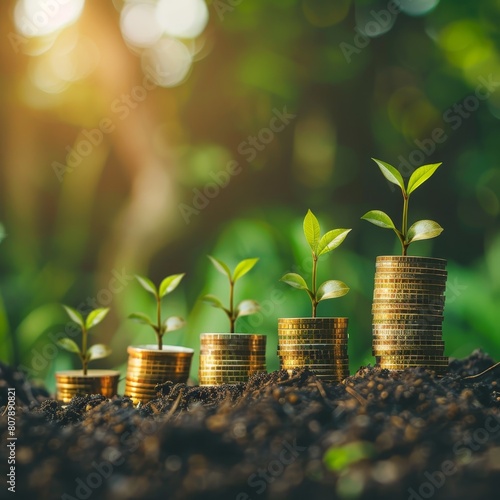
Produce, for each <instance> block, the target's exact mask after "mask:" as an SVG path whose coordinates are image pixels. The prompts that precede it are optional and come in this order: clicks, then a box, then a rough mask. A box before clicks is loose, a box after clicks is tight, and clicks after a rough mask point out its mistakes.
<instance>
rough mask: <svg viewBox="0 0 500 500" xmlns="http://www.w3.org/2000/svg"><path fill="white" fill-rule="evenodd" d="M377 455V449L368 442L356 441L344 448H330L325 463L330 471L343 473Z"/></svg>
mask: <svg viewBox="0 0 500 500" xmlns="http://www.w3.org/2000/svg"><path fill="white" fill-rule="evenodd" d="M374 455H375V447H374V446H373V444H372V443H369V442H368V441H354V442H352V443H347V444H345V445H343V446H338V447H331V448H329V449H328V450H327V451H326V453H325V455H324V457H323V461H324V462H325V465H326V467H327V468H328V469H330V470H332V471H335V472H342V471H343V470H346V469H348V468H349V467H350V466H351V465H353V464H355V463H358V462H360V461H361V460H367V459H370V458H372V457H373V456H374Z"/></svg>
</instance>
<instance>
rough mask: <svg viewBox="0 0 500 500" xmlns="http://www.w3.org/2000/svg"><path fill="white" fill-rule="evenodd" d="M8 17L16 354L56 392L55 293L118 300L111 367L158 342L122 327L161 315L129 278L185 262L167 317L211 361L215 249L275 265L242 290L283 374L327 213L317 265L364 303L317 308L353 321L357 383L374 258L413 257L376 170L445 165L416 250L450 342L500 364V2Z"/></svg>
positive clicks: (30, 8)
mask: <svg viewBox="0 0 500 500" xmlns="http://www.w3.org/2000/svg"><path fill="white" fill-rule="evenodd" d="M0 14H1V15H0V25H1V33H2V43H0V89H1V92H0V103H1V109H2V112H1V114H0V127H1V131H2V133H1V136H0V141H1V148H0V164H1V183H0V194H1V196H0V220H1V221H2V223H3V225H4V227H5V232H6V234H7V236H6V238H5V240H4V241H3V242H2V244H1V246H0V271H1V276H0V358H1V359H2V360H4V361H7V362H9V363H12V364H15V365H18V366H19V365H20V366H22V367H24V368H25V369H27V370H28V372H29V373H30V375H31V376H32V377H33V378H37V379H41V380H45V381H46V383H47V384H48V385H49V387H53V372H54V371H55V370H58V369H65V368H69V367H71V366H76V364H75V362H76V360H75V359H73V358H72V357H71V355H69V354H67V353H63V352H58V349H57V348H56V347H54V343H53V339H54V338H56V337H57V336H58V335H59V334H61V333H62V332H63V331H64V328H65V322H66V318H65V317H64V314H63V312H62V309H61V307H60V305H59V304H60V303H66V304H69V305H72V306H73V307H78V306H79V305H80V304H87V305H90V304H92V305H93V306H100V307H105V306H106V307H107V306H109V307H111V308H112V313H111V314H110V315H109V316H108V317H107V318H106V320H105V322H104V323H103V324H102V325H100V326H99V327H98V328H96V330H95V332H94V333H93V339H92V340H93V342H96V341H99V342H106V343H109V344H110V345H111V346H112V349H113V354H112V356H111V358H108V359H107V360H103V361H99V362H96V363H95V364H94V366H95V367H117V368H120V369H121V370H122V371H123V372H124V371H125V363H126V357H127V354H126V347H127V345H129V344H142V343H150V342H153V341H154V335H153V332H152V331H148V329H147V328H145V327H144V328H143V327H141V326H139V325H136V324H134V323H132V322H130V321H128V320H126V316H127V315H128V314H129V313H131V312H134V311H144V312H150V313H153V309H154V304H153V303H152V302H151V301H150V300H149V299H150V297H148V296H147V294H146V293H145V292H144V291H143V290H142V289H141V288H140V286H139V285H138V284H137V283H136V282H134V281H133V280H131V276H132V275H133V274H135V273H141V274H146V275H148V276H150V277H151V278H152V279H153V280H154V281H155V282H157V283H158V282H159V281H160V280H161V279H162V278H163V277H164V276H166V275H168V274H173V273H178V272H186V273H187V276H186V278H185V280H184V281H183V283H182V284H181V286H180V287H179V289H178V290H176V291H175V292H174V293H173V294H172V295H170V296H168V297H167V300H166V301H165V311H166V313H167V314H168V313H170V314H179V315H183V316H185V317H186V318H187V320H188V326H187V327H186V328H184V329H183V330H181V331H179V332H175V333H174V334H172V335H171V337H170V343H174V344H182V345H187V346H192V347H194V348H197V346H198V336H199V334H200V333H201V332H218V331H221V332H223V331H225V330H226V329H227V327H228V325H227V324H226V323H227V320H226V318H225V317H224V315H223V314H222V313H221V312H220V311H217V310H215V309H212V308H210V307H208V306H206V305H203V304H201V303H200V302H199V300H198V299H199V297H200V295H201V294H202V293H214V294H218V295H219V296H222V297H221V298H224V299H225V298H226V297H227V288H226V286H227V285H226V283H225V282H224V280H223V278H222V276H219V275H218V274H217V273H216V271H215V270H214V269H213V268H212V266H211V265H210V263H209V261H208V259H207V258H206V255H207V254H212V255H215V256H217V257H219V258H221V259H225V260H227V261H228V263H229V264H230V265H231V266H234V265H235V264H236V262H237V261H238V260H241V259H243V258H247V257H260V262H259V264H258V265H257V267H256V268H255V269H254V270H253V271H252V272H251V273H250V274H249V275H248V276H247V277H246V278H245V279H244V280H242V281H241V282H239V283H238V288H237V291H236V293H237V297H238V298H254V299H256V300H258V301H260V302H261V303H262V306H263V310H262V312H261V313H259V314H258V315H256V316H253V317H248V318H244V319H242V320H241V323H240V324H239V328H238V329H239V330H240V331H246V332H248V331H252V332H258V333H265V334H267V335H268V344H269V347H268V368H269V369H270V370H273V369H276V368H277V366H278V360H277V357H276V356H275V349H276V335H277V334H276V323H277V318H278V317H287V316H308V315H310V304H309V302H308V299H307V297H306V295H305V294H304V293H302V292H299V291H295V290H292V289H290V288H289V287H287V286H286V285H284V284H282V283H279V282H278V280H279V278H280V277H281V275H282V274H284V273H285V272H287V271H292V270H300V269H305V270H306V271H304V272H305V274H306V275H307V273H308V271H307V270H308V269H309V267H307V266H309V261H308V258H309V255H308V252H307V249H306V246H305V242H304V240H303V236H302V232H301V231H302V230H301V224H302V218H303V216H304V214H305V212H306V211H307V209H308V208H311V209H312V210H313V211H314V212H315V213H316V215H317V216H318V218H319V220H320V222H321V224H322V229H323V230H327V229H332V228H335V227H349V228H353V231H352V233H351V234H350V235H349V236H348V238H347V240H346V241H345V243H344V244H343V245H342V247H340V249H338V250H336V251H335V252H333V253H332V254H329V255H328V256H327V257H326V258H325V259H324V261H322V262H321V265H320V271H319V275H320V276H319V277H320V279H340V280H343V281H345V282H346V283H347V284H348V285H350V287H351V292H350V293H349V294H348V295H347V296H346V297H343V298H340V299H337V300H334V301H328V302H325V303H322V304H321V305H320V307H319V314H320V315H330V316H348V317H349V318H350V325H351V326H350V348H349V354H350V364H351V370H356V369H357V368H358V367H359V366H360V365H361V364H367V363H373V361H374V359H373V358H372V356H371V349H370V342H371V338H370V336H371V331H370V327H371V316H370V307H371V297H372V292H373V274H374V263H375V257H376V256H377V255H384V254H392V253H399V248H398V243H397V241H396V238H395V237H394V235H393V234H392V233H390V232H388V231H383V230H381V229H378V228H375V227H373V226H371V225H370V224H368V223H366V222H364V221H361V220H360V217H361V215H363V214H364V213H365V212H366V211H368V210H370V209H380V210H384V211H387V212H388V213H390V214H391V215H392V216H393V217H394V218H395V219H397V220H398V221H399V216H400V206H401V199H400V198H401V197H400V194H399V193H398V192H396V191H395V190H394V189H392V188H391V186H390V185H388V183H387V182H386V181H385V180H384V179H383V178H382V176H381V174H380V172H379V170H378V168H377V167H376V165H375V164H374V163H373V162H372V161H371V160H370V157H376V158H381V159H383V160H385V161H388V162H389V163H391V164H393V165H395V166H397V167H398V168H400V170H401V172H402V173H403V174H404V175H405V176H408V175H409V174H410V173H411V171H412V168H414V167H415V166H419V165H421V164H424V163H433V162H438V161H442V162H443V166H442V167H441V168H440V169H439V170H438V172H437V173H436V174H435V176H434V177H433V178H432V179H431V180H430V181H429V182H428V183H427V184H426V185H425V186H423V187H422V188H420V189H419V191H418V192H417V193H416V194H415V195H414V197H413V198H412V204H411V206H410V219H411V220H412V221H414V220H417V219H418V218H431V219H435V220H437V221H438V222H440V223H441V225H442V226H444V228H445V231H444V233H443V234H442V235H441V236H440V237H439V238H437V239H435V240H432V241H429V242H418V243H415V244H414V245H413V246H412V247H411V248H410V253H411V254H413V255H415V254H420V255H432V256H434V257H441V258H446V259H448V261H449V283H448V285H449V286H448V290H447V305H446V311H445V312H446V320H445V323H444V337H445V341H446V353H447V354H448V355H450V356H455V357H462V356H466V355H468V354H469V353H470V352H471V351H472V350H473V349H475V348H478V347H482V348H483V349H485V350H486V351H487V352H488V353H490V354H491V355H492V356H493V357H495V358H497V359H498V358H500V327H499V324H500V315H499V312H498V311H499V306H500V225H499V214H500V160H499V152H500V150H499V139H500V121H499V120H500V31H499V28H498V27H499V26H500V2H499V1H498V0H482V1H481V2H478V1H477V0H462V1H460V2H457V1H453V0H441V1H440V0H402V1H401V2H398V3H395V2H392V1H391V2H387V1H368V0H363V1H362V0H358V1H353V0H336V1H331V0H251V1H250V0H219V1H212V2H207V3H204V2H203V1H202V0H182V1H181V0H149V1H147V0H130V1H127V0H113V1H111V0H105V1H102V0H87V1H85V0H5V1H2V2H1V4H0ZM217 183H218V184H217ZM117 276H118V277H119V279H117ZM307 276H308V275H307ZM167 342H168V340H167ZM196 367H197V361H196V360H195V363H194V366H193V371H192V375H193V376H194V378H195V377H196Z"/></svg>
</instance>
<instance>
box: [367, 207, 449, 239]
mask: <svg viewBox="0 0 500 500" xmlns="http://www.w3.org/2000/svg"><path fill="white" fill-rule="evenodd" d="M361 218H362V219H365V220H367V221H368V222H371V223H372V224H375V225H376V226H379V227H382V228H384V229H392V230H393V231H394V232H395V233H396V234H397V235H398V237H399V238H400V239H401V240H402V241H404V243H405V244H406V245H409V244H410V243H412V242H414V241H419V240H429V239H431V238H435V237H436V236H439V235H440V234H441V233H442V232H443V228H442V227H441V226H440V225H439V224H438V223H437V222H435V221H433V220H419V221H417V222H415V223H414V224H413V225H412V226H411V227H410V228H409V229H408V234H406V235H403V234H401V231H399V230H398V229H397V228H396V226H395V225H394V222H393V221H392V219H391V218H390V217H389V216H388V215H387V214H386V213H385V212H382V211H380V210H370V211H369V212H367V213H366V214H365V215H363V217H361ZM405 237H406V239H405Z"/></svg>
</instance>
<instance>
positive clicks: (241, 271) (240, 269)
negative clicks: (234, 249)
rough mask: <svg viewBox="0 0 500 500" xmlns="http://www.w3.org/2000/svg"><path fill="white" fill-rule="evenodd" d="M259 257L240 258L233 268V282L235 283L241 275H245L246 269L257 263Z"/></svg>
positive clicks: (248, 269)
mask: <svg viewBox="0 0 500 500" xmlns="http://www.w3.org/2000/svg"><path fill="white" fill-rule="evenodd" d="M258 260H259V259H245V260H242V261H241V262H240V263H239V264H238V265H237V266H236V269H235V270H234V274H233V283H236V281H238V280H239V279H240V278H241V277H242V276H245V274H246V273H248V271H250V270H251V269H252V268H253V266H255V264H257V262H258Z"/></svg>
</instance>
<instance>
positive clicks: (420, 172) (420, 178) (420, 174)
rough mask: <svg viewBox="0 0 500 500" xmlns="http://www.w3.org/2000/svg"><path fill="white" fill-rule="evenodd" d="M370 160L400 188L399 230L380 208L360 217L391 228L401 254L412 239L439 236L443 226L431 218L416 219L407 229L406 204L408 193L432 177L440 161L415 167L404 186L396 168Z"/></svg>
mask: <svg viewBox="0 0 500 500" xmlns="http://www.w3.org/2000/svg"><path fill="white" fill-rule="evenodd" d="M372 160H373V161H374V162H375V163H376V164H377V165H378V167H379V168H380V171H381V172H382V174H383V176H384V177H385V178H386V179H387V180H388V181H389V182H391V183H392V184H395V185H396V186H399V188H400V189H401V193H402V195H403V217H402V222H401V231H400V230H399V229H398V228H397V227H396V226H395V224H394V222H393V221H392V219H391V218H390V217H389V216H388V215H387V214H386V213H384V212H382V211H380V210H370V211H369V212H367V213H366V214H365V215H363V217H361V218H362V219H365V220H367V221H368V222H371V223H372V224H374V225H375V226H378V227H382V228H384V229H392V230H393V231H394V232H395V233H396V236H397V237H398V239H399V241H400V243H401V248H402V252H403V255H407V252H408V247H409V246H410V244H411V243H413V242H414V241H419V240H428V239H431V238H435V237H436V236H439V235H440V234H441V233H442V232H443V228H442V227H441V226H440V225H439V224H438V223H437V222H435V221H432V220H420V221H417V222H415V223H414V224H413V225H412V226H411V227H410V228H409V229H408V205H409V200H410V195H411V194H412V193H413V192H414V191H415V190H416V189H417V188H419V187H420V186H421V185H422V184H423V183H424V182H425V181H427V180H428V179H429V178H430V177H432V175H433V174H434V172H436V170H437V169H438V168H439V166H440V165H441V163H433V164H430V165H423V166H422V167H419V168H417V169H416V170H415V171H414V172H413V174H412V175H411V177H410V179H409V180H408V186H405V182H404V180H403V177H402V175H401V174H400V173H399V171H398V169H396V168H395V167H393V166H392V165H389V163H386V162H384V161H381V160H376V159H375V158H372Z"/></svg>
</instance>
